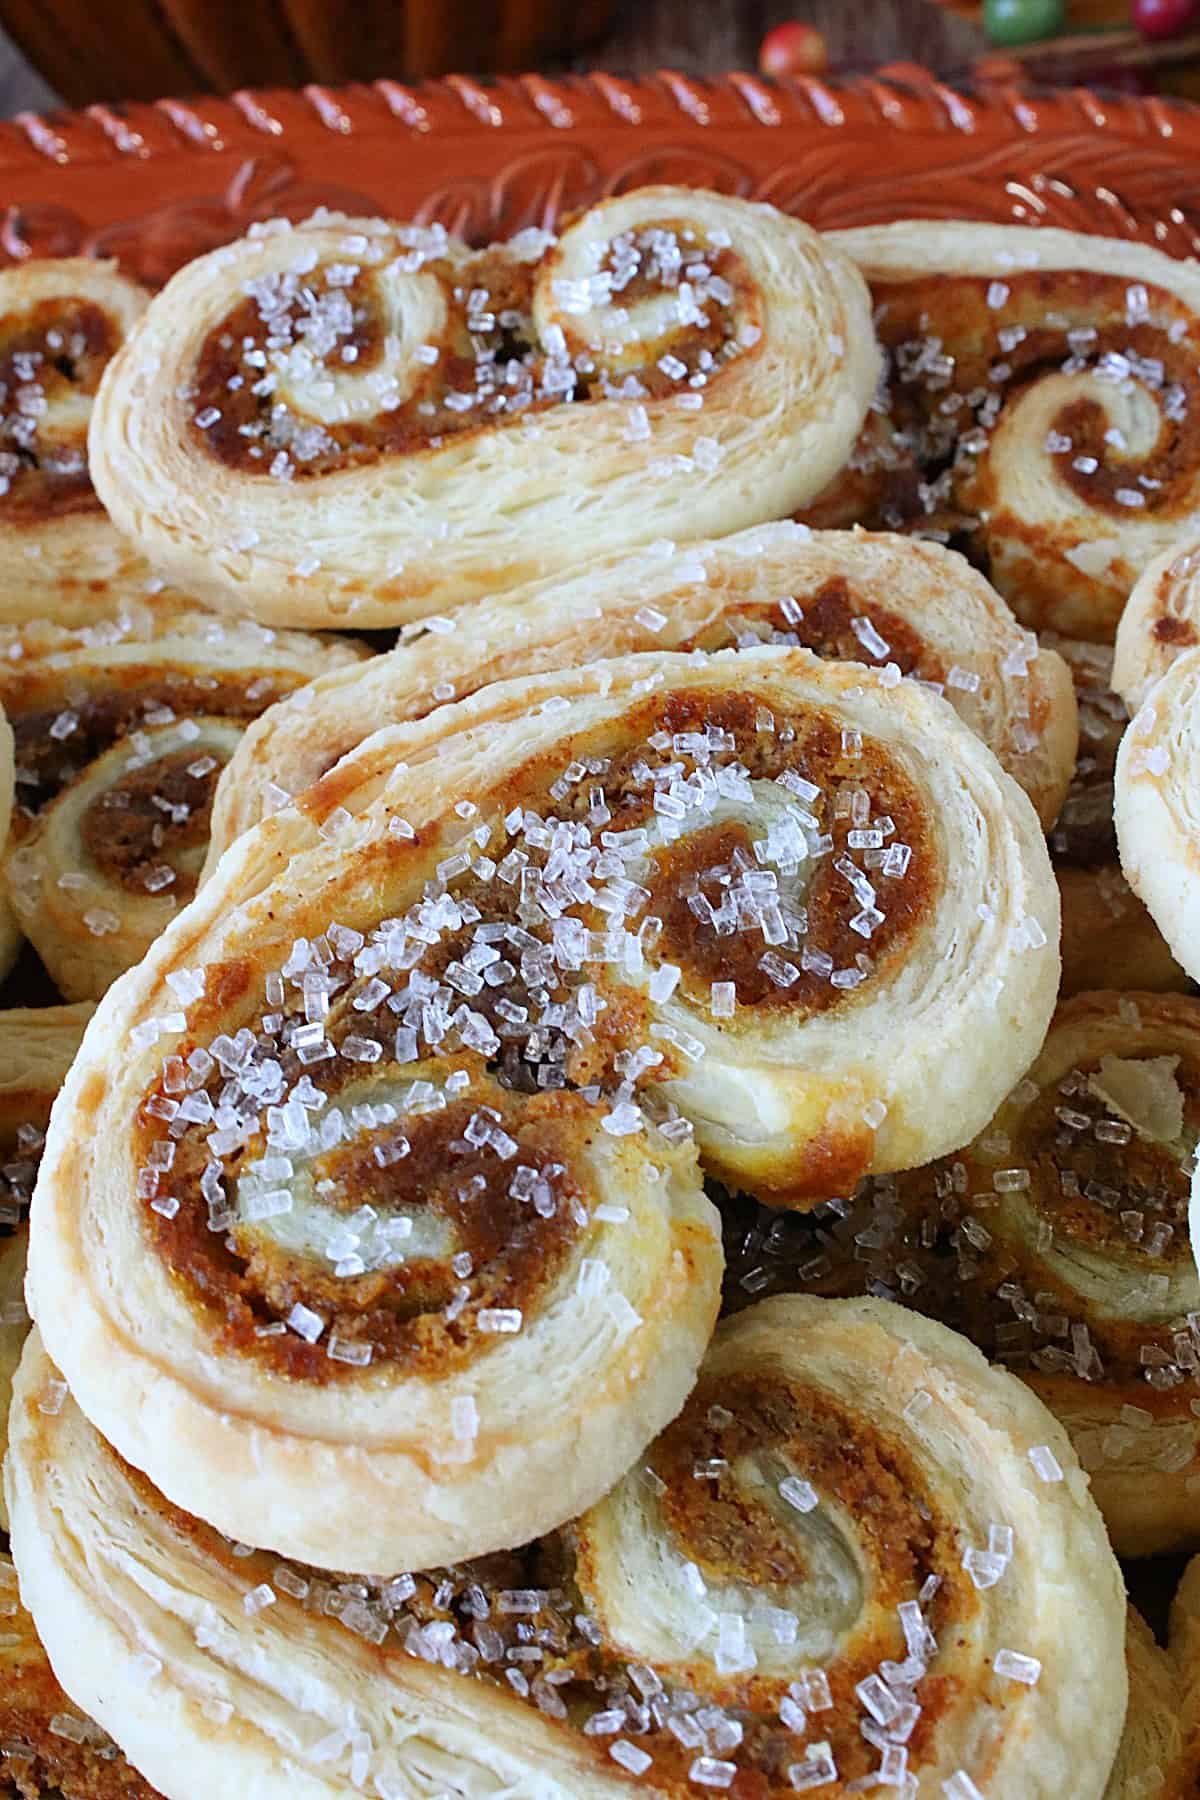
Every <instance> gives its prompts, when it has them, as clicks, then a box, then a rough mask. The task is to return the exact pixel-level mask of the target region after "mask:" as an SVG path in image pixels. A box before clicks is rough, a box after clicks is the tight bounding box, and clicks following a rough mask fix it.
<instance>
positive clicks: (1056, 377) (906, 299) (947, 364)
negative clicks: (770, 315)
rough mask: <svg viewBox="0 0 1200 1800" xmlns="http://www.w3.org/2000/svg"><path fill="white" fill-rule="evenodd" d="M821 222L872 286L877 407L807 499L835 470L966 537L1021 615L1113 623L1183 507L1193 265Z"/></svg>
mask: <svg viewBox="0 0 1200 1800" xmlns="http://www.w3.org/2000/svg"><path fill="white" fill-rule="evenodd" d="M830 241H831V242H832V243H833V244H835V245H837V246H838V247H839V248H840V249H842V250H844V251H846V252H847V253H848V254H849V255H850V256H852V257H853V258H854V260H855V261H856V262H857V263H858V264H859V266H860V267H861V268H862V270H863V273H864V274H865V275H866V277H867V280H868V282H869V283H870V286H871V292H872V298H873V300H874V303H875V319H876V326H877V329H878V331H879V334H880V337H881V339H882V342H883V345H884V348H885V350H886V351H887V352H888V357H889V373H888V383H887V414H886V429H884V428H881V427H880V425H878V424H876V425H875V426H874V427H873V433H872V434H871V435H870V436H869V437H868V438H867V439H865V440H864V441H863V442H862V443H860V446H859V448H858V451H857V452H856V454H855V457H854V458H853V459H852V465H853V466H852V467H851V469H850V470H849V471H847V473H846V475H845V476H844V477H843V478H842V480H841V481H840V482H839V483H838V484H836V485H835V488H834V490H833V492H832V493H831V494H826V495H825V496H824V497H823V499H822V501H821V502H820V504H819V506H818V507H817V508H816V509H815V511H814V516H815V517H817V518H819V519H820V521H821V522H822V523H825V524H828V523H841V522H842V512H841V510H840V509H839V506H838V504H837V500H838V489H839V488H840V489H842V491H843V494H844V505H845V507H847V508H849V509H850V510H851V515H852V516H854V517H857V518H859V519H861V520H862V521H863V522H864V523H870V524H873V523H885V524H891V523H897V522H899V521H900V520H902V519H908V520H911V521H912V522H913V523H915V524H917V525H919V526H920V527H921V528H922V529H933V530H934V531H938V532H942V533H944V534H945V535H946V536H947V537H949V538H950V539H951V540H952V541H954V542H958V543H961V544H962V545H963V546H964V547H967V548H969V550H970V552H971V554H972V556H973V558H975V559H976V560H978V561H979V563H980V565H981V566H982V567H983V568H984V569H985V571H986V573H987V574H988V575H989V577H990V579H991V580H992V581H993V583H994V584H995V586H996V587H997V588H999V590H1000V592H1001V593H1002V594H1004V595H1005V597H1006V598H1007V599H1008V600H1009V602H1010V604H1011V605H1012V607H1013V610H1014V612H1016V614H1017V616H1018V617H1019V618H1021V619H1023V620H1025V622H1026V623H1027V624H1030V625H1032V626H1034V627H1036V628H1038V629H1041V628H1042V627H1044V626H1051V627H1053V628H1054V629H1056V630H1058V631H1062V632H1065V633H1066V634H1067V635H1068V636H1072V637H1081V638H1093V639H1110V640H1111V638H1112V635H1113V631H1114V629H1115V627H1116V623H1117V620H1118V618H1119V616H1120V613H1121V609H1122V607H1123V606H1124V604H1125V600H1126V597H1127V596H1128V594H1129V592H1130V590H1131V589H1132V587H1133V585H1134V583H1135V581H1136V580H1137V579H1138V577H1139V575H1140V574H1141V572H1142V570H1143V569H1144V568H1145V565H1146V563H1147V562H1148V561H1149V560H1150V559H1151V558H1152V557H1155V556H1157V555H1159V554H1160V553H1161V552H1163V551H1165V550H1166V549H1168V548H1169V547H1170V545H1171V544H1172V543H1173V541H1174V540H1175V539H1176V538H1178V536H1179V534H1180V532H1181V530H1183V529H1185V528H1186V527H1187V525H1188V523H1189V521H1190V519H1191V517H1192V515H1193V514H1194V512H1195V509H1196V504H1197V492H1198V467H1197V465H1198V456H1197V407H1198V406H1200V394H1198V393H1197V387H1196V365H1197V351H1198V350H1200V274H1198V273H1197V271H1196V270H1195V268H1194V267H1193V266H1192V265H1191V264H1190V263H1186V262H1179V261H1176V260H1174V259H1172V258H1171V257H1168V256H1165V255H1162V254H1161V253H1160V252H1158V251H1156V250H1151V249H1148V248H1146V247H1145V246H1143V245H1140V244H1130V243H1126V242H1119V241H1115V240H1105V239H1098V238H1094V237H1086V236H1081V235H1078V234H1076V233H1073V232H1067V231H1057V230H1050V229H1041V228H1039V229H1037V230H1033V229H1029V228H1025V227H1021V226H987V225H978V224H970V223H966V222H955V223H946V224H934V223H931V222H930V221H929V220H925V219H922V220H913V221H905V222H901V223H897V224H893V225H882V226H876V227H870V228H866V229H862V230H854V231H844V232H834V233H833V234H832V236H831V240H830ZM881 439H882V443H881V442H880V440H881ZM872 499H873V501H874V504H873V505H872V504H871V503H870V502H871V501H872Z"/></svg>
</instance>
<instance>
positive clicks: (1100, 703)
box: [1043, 634, 1191, 999]
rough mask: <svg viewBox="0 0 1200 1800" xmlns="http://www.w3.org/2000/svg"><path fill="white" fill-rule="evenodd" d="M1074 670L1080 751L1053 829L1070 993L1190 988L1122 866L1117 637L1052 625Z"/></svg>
mask: <svg viewBox="0 0 1200 1800" xmlns="http://www.w3.org/2000/svg"><path fill="white" fill-rule="evenodd" d="M1049 646H1053V648H1054V649H1055V650H1056V652H1057V653H1058V654H1059V655H1060V656H1061V657H1062V658H1063V659H1064V661H1065V662H1066V663H1067V665H1068V667H1069V668H1070V670H1071V674H1072V676H1073V678H1074V682H1075V691H1076V697H1077V699H1078V703H1079V755H1078V760H1077V761H1076V764H1075V771H1074V774H1073V775H1072V777H1071V784H1070V787H1069V788H1068V790H1067V796H1066V799H1065V800H1064V802H1063V806H1062V810H1061V812H1060V814H1059V817H1058V821H1057V823H1056V825H1055V827H1054V829H1053V830H1052V832H1051V834H1050V846H1051V850H1052V852H1053V856H1054V867H1055V874H1056V875H1057V877H1058V885H1059V891H1060V893H1061V895H1062V963H1063V973H1062V988H1061V993H1062V997H1063V998H1064V999H1066V998H1068V997H1069V996H1070V995H1071V994H1080V993H1086V992H1087V991H1088V989H1089V988H1105V987H1107V988H1117V989H1140V990H1142V991H1143V992H1154V993H1158V992H1162V993H1171V992H1183V993H1186V992H1187V991H1188V990H1189V989H1190V987H1191V983H1190V981H1189V979H1188V977H1187V974H1186V973H1185V972H1184V970H1183V969H1181V968H1180V966H1179V964H1178V963H1177V962H1176V960H1175V958H1174V957H1173V956H1172V954H1171V951H1170V949H1169V948H1168V946H1167V943H1166V941H1165V939H1164V938H1163V935H1162V933H1161V932H1160V931H1159V929H1158V926H1157V925H1156V924H1155V923H1154V920H1153V919H1152V918H1151V916H1150V914H1149V913H1148V912H1147V910H1146V908H1145V907H1144V906H1143V904H1142V902H1141V901H1140V900H1139V899H1138V897H1137V895H1136V894H1135V893H1134V892H1133V890H1132V888H1131V887H1130V885H1129V883H1128V881H1126V879H1125V876H1124V875H1123V873H1122V871H1121V865H1120V862H1119V861H1118V856H1117V833H1116V825H1115V822H1114V819H1113V804H1114V799H1113V782H1114V771H1115V767H1116V760H1117V750H1118V747H1119V745H1120V742H1121V737H1122V734H1123V733H1124V730H1125V727H1126V724H1127V723H1128V714H1127V712H1126V709H1125V702H1124V700H1123V699H1122V698H1121V696H1120V694H1118V693H1116V692H1114V690H1113V682H1114V680H1115V679H1116V678H1115V677H1114V674H1113V665H1114V656H1113V650H1112V646H1111V645H1108V644H1089V643H1084V642H1082V641H1072V640H1071V639H1069V638H1061V637H1057V636H1055V635H1054V634H1047V643H1046V644H1044V645H1043V653H1044V651H1045V649H1046V648H1048V647H1049Z"/></svg>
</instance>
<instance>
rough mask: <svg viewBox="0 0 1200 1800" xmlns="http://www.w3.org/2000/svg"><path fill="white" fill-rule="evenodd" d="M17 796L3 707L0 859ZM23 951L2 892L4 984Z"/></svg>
mask: <svg viewBox="0 0 1200 1800" xmlns="http://www.w3.org/2000/svg"><path fill="white" fill-rule="evenodd" d="M15 795H16V764H15V740H14V738H13V730H12V726H11V725H10V724H9V722H8V720H7V718H5V716H4V712H3V708H0V856H3V854H4V850H5V847H6V845H7V843H8V834H9V831H10V830H11V828H12V814H13V803H14V799H15ZM20 949H21V927H20V926H19V925H18V924H17V921H16V917H15V915H14V913H13V909H12V907H11V906H10V905H9V903H8V899H7V897H6V896H5V895H4V894H3V893H0V981H3V979H4V977H5V976H6V975H7V974H8V973H9V971H10V970H11V968H12V966H13V964H14V963H15V962H16V960H17V956H18V954H19V952H20Z"/></svg>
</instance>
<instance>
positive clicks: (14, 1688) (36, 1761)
mask: <svg viewBox="0 0 1200 1800" xmlns="http://www.w3.org/2000/svg"><path fill="white" fill-rule="evenodd" d="M7 1410H8V1409H7V1406H6V1407H5V1412H7ZM0 1791H2V1792H4V1793H5V1794H19V1795H21V1796H23V1797H24V1800H38V1797H39V1796H41V1795H45V1796H47V1800H51V1797H53V1800H59V1797H62V1800H159V1796H158V1795H157V1790H156V1789H154V1788H152V1787H151V1786H150V1785H149V1783H148V1782H146V1781H143V1779H142V1777H141V1776H140V1775H139V1774H138V1773H137V1770H136V1769H134V1768H132V1767H131V1766H130V1765H129V1763H128V1762H126V1760H125V1758H124V1757H123V1756H122V1755H121V1753H120V1751H119V1750H118V1749H117V1746H116V1745H115V1744H114V1743H113V1741H112V1739H111V1738H110V1737H109V1735H108V1733H107V1732H106V1731H104V1730H102V1729H101V1727H100V1726H99V1725H97V1724H96V1723H95V1722H94V1720H92V1719H89V1718H88V1717H87V1716H86V1715H85V1714H83V1713H81V1712H80V1711H79V1710H78V1708H77V1707H75V1706H73V1705H72V1704H71V1702H70V1701H69V1700H68V1699H67V1696H66V1695H65V1694H64V1693H63V1691H62V1689H61V1688H60V1687H59V1685H58V1683H57V1681H56V1680H55V1679H54V1675H53V1672H52V1670H51V1668H50V1665H49V1663H48V1662H47V1660H46V1652H45V1651H44V1650H43V1649H42V1645H41V1641H40V1639H39V1638H38V1635H37V1632H36V1630H35V1629H34V1624H33V1620H32V1619H31V1618H30V1616H29V1614H28V1613H27V1612H26V1610H25V1608H24V1607H23V1606H22V1604H21V1596H20V1593H19V1590H18V1587H17V1572H16V1570H15V1569H14V1567H13V1565H12V1559H11V1558H10V1557H8V1556H6V1555H4V1554H3V1553H0Z"/></svg>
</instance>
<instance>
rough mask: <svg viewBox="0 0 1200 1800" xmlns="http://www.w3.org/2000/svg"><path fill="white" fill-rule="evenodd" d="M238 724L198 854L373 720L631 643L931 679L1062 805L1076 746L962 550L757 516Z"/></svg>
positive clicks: (628, 562) (537, 599)
mask: <svg viewBox="0 0 1200 1800" xmlns="http://www.w3.org/2000/svg"><path fill="white" fill-rule="evenodd" d="M417 630H418V632H419V635H414V636H409V637H408V638H407V639H406V641H404V642H402V643H401V644H400V645H399V646H398V647H397V648H396V649H395V650H393V651H391V652H390V653H389V654H388V655H386V656H381V657H376V658H375V659H374V660H373V661H372V662H371V663H369V664H368V665H367V666H366V667H364V668H359V669H341V670H336V671H334V672H332V673H331V674H330V675H327V676H323V677H322V678H320V679H319V680H317V681H315V682H312V683H310V685H309V686H308V687H307V688H304V689H303V690H302V691H301V692H300V693H298V694H297V695H295V696H293V697H292V698H290V699H289V700H286V701H283V702H281V703H280V704H279V705H277V706H274V707H272V708H271V709H270V711H269V712H267V713H266V714H264V715H263V717H262V718H261V719H259V720H258V721H257V722H256V723H255V724H254V725H252V726H251V727H250V729H249V730H248V731H247V732H246V734H245V736H244V738H243V739H242V741H241V743H240V744H239V746H238V749H237V751H236V752H235V754H234V757H233V760H232V762H231V763H230V765H229V767H228V769H227V770H226V772H225V774H224V775H223V776H222V778H221V782H220V784H219V787H218V790H217V797H216V800H215V802H214V806H213V825H212V840H211V844H210V850H209V856H210V862H215V860H216V858H217V857H218V856H219V855H220V853H221V851H222V850H223V849H225V848H226V847H227V846H228V844H229V843H231V842H232V840H233V839H234V838H235V837H236V836H237V835H238V833H239V832H241V831H244V830H245V829H246V827H247V826H248V825H251V824H253V823H254V822H255V821H256V820H257V819H259V818H261V817H262V815H263V812H264V811H265V810H269V809H270V807H271V805H272V804H278V801H279V800H280V798H282V797H283V796H282V795H281V792H280V790H283V794H298V793H300V792H301V791H302V790H303V789H304V788H306V787H308V786H309V785H310V784H311V783H312V782H313V781H315V780H316V779H317V778H318V777H319V776H321V775H323V774H324V773H325V772H326V770H327V769H329V768H330V767H331V766H332V765H333V763H335V762H336V761H337V759H338V758H339V757H340V756H343V755H345V753H346V752H347V751H348V750H351V749H353V748H354V746H355V745H356V744H359V743H361V742H362V740H363V739H364V738H365V737H367V736H369V735H370V733H371V732H373V731H377V730H379V729H380V727H381V726H384V725H391V724H397V723H400V722H401V721H403V720H407V719H414V718H420V717H422V716H423V715H424V714H425V713H427V712H430V711H432V709H433V708H434V707H435V706H437V705H440V704H444V703H445V702H446V701H447V700H453V699H461V698H463V696H464V695H466V694H468V693H473V692H475V690H476V689H478V688H481V687H484V686H486V684H487V683H488V682H490V681H496V680H499V679H501V678H506V679H512V678H514V677H516V676H518V675H522V674H530V675H532V674H539V673H541V672H542V671H544V670H548V669H558V668H570V667H574V666H576V665H578V664H580V663H585V662H592V661H595V660H596V659H597V658H599V657H605V656H619V655H623V654H625V653H626V652H628V651H636V650H652V649H653V650H680V649H683V650H687V649H693V648H699V649H704V650H708V651H712V650H721V649H725V648H728V647H731V646H733V645H737V646H739V647H742V648H746V647H750V646H753V645H755V644H759V643H782V644H797V645H804V646H805V647H806V648H808V649H811V650H814V651H816V652H817V654H818V655H820V656H825V657H835V658H839V659H842V660H849V661H856V662H864V663H867V664H868V666H870V667H872V668H875V669H877V670H884V671H886V673H887V678H888V679H889V680H894V679H898V677H899V676H900V675H913V676H916V677H917V678H918V679H919V680H922V681H924V682H925V683H927V684H930V685H933V686H935V687H937V688H938V689H939V690H940V691H941V692H942V694H943V695H944V696H945V698H946V699H947V700H949V702H950V704H951V705H952V706H953V707H954V708H955V711H956V712H957V713H958V714H959V717H960V718H962V719H963V720H964V721H965V722H966V723H967V724H968V725H970V726H971V727H972V728H973V729H974V730H975V731H976V732H978V734H979V736H980V737H981V738H982V739H983V740H984V742H985V743H986V744H988V745H990V746H991V748H992V749H993V750H994V751H995V753H996V755H997V756H998V757H999V759H1000V762H1001V763H1002V764H1003V766H1004V767H1005V768H1006V769H1007V770H1008V772H1009V774H1010V775H1012V776H1013V778H1014V779H1015V780H1016V781H1018V782H1019V783H1020V785H1021V786H1022V787H1023V788H1024V789H1025V791H1026V793H1028V795H1029V796H1030V798H1031V800H1032V801H1033V803H1034V805H1035V806H1036V808H1037V810H1038V813H1039V815H1040V817H1041V819H1042V822H1043V824H1045V825H1046V826H1050V825H1051V824H1053V822H1054V819H1055V818H1056V816H1057V814H1058V810H1059V807H1060V805H1061V803H1062V800H1063V795H1064V793H1065V791H1066V786H1067V782H1068V780H1069V777H1070V772H1071V768H1072V766H1073V763H1074V758H1075V742H1076V723H1075V705H1074V702H1073V697H1072V687H1071V678H1070V674H1069V671H1068V670H1067V669H1066V668H1064V666H1063V662H1062V659H1061V658H1060V657H1059V656H1058V655H1056V654H1055V653H1054V652H1053V651H1042V652H1039V649H1038V646H1037V642H1036V639H1034V638H1033V637H1032V635H1031V634H1030V633H1028V632H1023V631H1021V630H1020V629H1019V628H1018V627H1017V626H1016V624H1015V622H1014V620H1013V619H1012V617H1011V615H1010V614H1009V612H1008V609H1007V607H1006V606H1004V604H1003V602H1002V601H1000V600H999V598H998V596H997V595H996V594H995V593H994V592H993V591H992V589H991V588H989V586H988V584H987V583H986V582H985V581H984V580H982V578H981V577H980V576H978V575H977V574H976V573H975V572H974V571H973V570H972V569H971V568H970V567H969V566H968V565H967V564H966V562H964V560H963V559H962V558H961V557H959V556H956V555H954V554H953V553H952V552H950V551H946V550H943V549H942V548H941V547H940V545H937V544H922V543H917V542H913V541H911V540H906V539H903V538H899V537H894V536H887V535H875V536H872V535H869V534H867V533H865V532H855V533H853V534H851V533H847V532H824V533H817V534H815V535H814V534H812V533H810V532H808V531H807V529H806V528H805V527H803V526H797V525H792V524H788V523H783V524H775V525H764V526H760V527H758V528H757V529H756V530H753V531H746V532H740V533H737V534H735V535H734V536H733V537H728V538H722V539H719V540H717V541H702V542H700V543H697V544H695V545H693V546H689V547H688V548H686V549H684V550H666V551H649V552H645V551H644V552H641V553H638V554H636V555H633V556H620V557H613V558H611V559H609V560H607V561H605V562H600V563H594V564H592V565H591V566H590V567H589V568H588V569H586V570H585V571H584V572H583V573H581V574H578V575H574V576H570V577H566V578H560V579H556V580H552V581H547V582H542V583H539V584H537V585H536V586H534V587H532V588H529V589H525V590H522V591H521V592H520V593H518V594H516V595H514V596H512V598H511V599H509V600H506V601H500V602H498V603H495V604H491V605H489V604H482V605H475V606H469V607H464V608H460V609H459V610H458V611H456V612H454V613H451V614H449V615H448V616H446V617H443V618H438V619H434V620H432V621H430V622H428V624H427V626H426V628H425V629H424V630H421V628H420V627H418V628H417Z"/></svg>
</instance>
